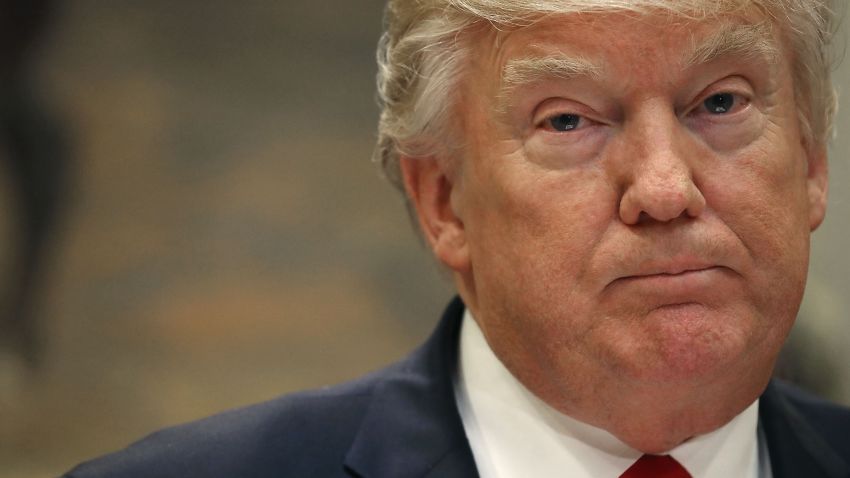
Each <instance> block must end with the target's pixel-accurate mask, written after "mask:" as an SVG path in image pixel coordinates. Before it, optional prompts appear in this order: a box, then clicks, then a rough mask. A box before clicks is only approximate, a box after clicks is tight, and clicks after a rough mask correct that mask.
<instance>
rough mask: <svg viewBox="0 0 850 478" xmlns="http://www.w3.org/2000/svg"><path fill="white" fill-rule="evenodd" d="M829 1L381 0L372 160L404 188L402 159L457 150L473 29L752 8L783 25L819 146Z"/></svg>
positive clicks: (827, 96) (830, 96)
mask: <svg viewBox="0 0 850 478" xmlns="http://www.w3.org/2000/svg"><path fill="white" fill-rule="evenodd" d="M832 7H833V6H832V0H388V4H387V7H386V12H385V20H384V22H385V32H384V34H383V36H382V37H381V40H380V43H379V45H378V101H379V105H380V108H381V116H380V121H379V125H378V141H377V146H376V150H375V160H376V161H377V162H379V163H380V164H381V167H382V168H383V171H384V175H385V176H386V177H387V178H388V179H389V180H390V181H391V182H392V183H393V184H394V185H395V186H396V187H398V188H399V189H403V185H402V180H401V177H400V171H399V157H400V156H401V155H406V156H411V157H427V156H432V155H441V154H442V155H446V154H448V153H449V152H450V151H451V150H453V149H454V148H456V147H457V146H458V145H457V144H455V143H454V141H457V140H458V139H459V138H457V137H456V134H453V133H454V132H453V131H452V130H451V128H450V121H449V119H450V118H449V115H450V111H451V109H452V107H453V102H454V101H455V98H454V97H453V92H455V91H456V90H457V88H456V86H457V84H458V81H459V77H460V75H461V74H462V67H463V65H464V63H465V61H466V55H468V54H469V50H470V46H469V45H468V44H467V43H466V42H464V41H463V34H464V33H465V32H468V31H470V29H472V28H473V27H476V26H478V25H486V24H488V23H489V24H490V25H492V26H493V27H494V28H504V29H510V28H517V27H522V26H524V25H529V24H531V23H533V22H534V21H535V20H537V19H540V18H542V17H544V16H547V15H552V14H570V13H578V12H611V11H621V12H635V13H645V12H649V11H651V10H655V11H658V10H660V11H666V12H669V13H670V14H673V15H678V16H682V17H685V18H689V19H697V20H699V19H707V18H711V17H714V16H717V15H721V14H726V13H734V12H736V11H743V10H746V9H750V8H758V9H760V10H761V11H763V12H765V13H766V15H767V16H768V18H770V19H772V20H773V22H774V23H775V24H776V25H777V26H778V27H779V28H780V29H781V32H782V34H783V35H784V38H785V39H786V41H787V43H788V45H789V47H790V48H791V52H792V55H793V62H794V64H793V65H792V74H793V76H794V88H795V95H796V99H797V105H798V110H799V121H800V126H801V130H802V132H803V136H804V138H805V139H806V141H807V142H808V143H809V144H810V145H824V144H825V143H826V141H827V140H828V138H829V136H830V132H831V129H832V120H833V116H834V113H835V105H836V96H835V91H834V88H833V86H832V81H831V70H832V61H831V57H830V52H829V47H830V43H831V39H832V37H833V34H834V28H835V26H836V17H837V15H836V12H835V11H834V10H833V8H832Z"/></svg>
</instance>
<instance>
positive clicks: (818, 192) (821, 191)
mask: <svg viewBox="0 0 850 478" xmlns="http://www.w3.org/2000/svg"><path fill="white" fill-rule="evenodd" d="M808 157H809V171H808V177H807V179H806V185H807V188H808V193H809V227H810V228H811V230H812V231H814V230H815V229H817V228H818V226H820V224H821V222H823V218H824V216H825V215H826V202H827V192H828V189H829V174H828V170H829V167H828V164H827V154H826V146H817V147H815V148H811V149H809V151H808Z"/></svg>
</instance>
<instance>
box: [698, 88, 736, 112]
mask: <svg viewBox="0 0 850 478" xmlns="http://www.w3.org/2000/svg"><path fill="white" fill-rule="evenodd" d="M702 104H703V105H704V106H705V109H706V111H708V112H709V113H711V114H715V115H722V114H726V113H728V112H730V111H732V108H734V107H735V95H733V94H732V93H719V94H716V95H711V96H709V97H708V99H706V100H705V101H704V102H703V103H702Z"/></svg>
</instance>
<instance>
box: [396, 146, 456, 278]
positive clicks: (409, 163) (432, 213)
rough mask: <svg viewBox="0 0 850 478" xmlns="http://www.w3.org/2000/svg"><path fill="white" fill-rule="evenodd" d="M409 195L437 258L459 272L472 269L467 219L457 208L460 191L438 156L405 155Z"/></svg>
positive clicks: (405, 179)
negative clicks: (456, 196) (466, 226)
mask: <svg viewBox="0 0 850 478" xmlns="http://www.w3.org/2000/svg"><path fill="white" fill-rule="evenodd" d="M400 165H401V173H402V177H403V178H404V187H405V189H406V190H407V195H408V197H409V198H410V201H411V202H412V203H413V206H414V208H415V210H416V215H417V218H418V220H419V227H420V229H421V231H422V235H423V237H424V238H425V240H426V241H427V242H428V245H429V246H431V250H432V251H433V252H434V255H435V256H437V259H439V260H440V262H442V263H443V264H445V265H447V266H449V267H450V268H452V269H453V270H455V271H457V272H463V271H465V270H467V269H468V268H469V249H468V247H467V242H466V231H465V230H464V225H463V221H462V220H461V218H460V217H459V216H458V214H457V212H456V211H455V208H454V207H453V202H452V195H453V194H454V195H456V194H458V190H457V189H456V188H455V185H454V184H453V183H452V181H451V180H450V179H449V175H448V174H447V171H446V165H445V164H444V162H443V161H440V160H438V159H437V158H433V157H427V158H410V157H405V156H403V157H402V158H401V164H400Z"/></svg>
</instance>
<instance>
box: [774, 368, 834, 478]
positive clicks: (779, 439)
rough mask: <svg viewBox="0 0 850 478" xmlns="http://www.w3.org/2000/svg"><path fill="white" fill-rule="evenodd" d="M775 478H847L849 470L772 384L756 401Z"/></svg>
mask: <svg viewBox="0 0 850 478" xmlns="http://www.w3.org/2000/svg"><path fill="white" fill-rule="evenodd" d="M759 420H760V425H761V426H762V427H763V429H764V432H765V436H766V437H767V448H768V452H769V453H770V464H771V468H772V470H773V477H774V478H798V477H802V476H805V477H807V478H847V477H850V468H848V465H847V463H846V462H845V461H844V460H843V459H842V458H841V457H839V456H838V455H837V454H836V453H835V452H834V451H833V450H832V448H831V447H830V446H829V445H828V444H827V443H826V442H825V441H824V440H823V439H822V438H821V436H820V435H819V434H818V433H817V431H815V430H814V429H813V428H812V427H811V425H809V423H808V422H807V421H806V419H805V418H804V417H803V416H802V415H801V414H800V412H799V411H798V410H797V409H796V408H795V407H794V406H793V405H792V404H791V403H790V402H789V401H788V399H787V398H786V397H785V396H784V394H783V393H782V391H781V390H780V389H778V388H777V386H776V384H775V383H773V382H771V383H770V384H769V385H768V387H767V389H766V390H765V392H764V394H762V396H761V400H760V401H759Z"/></svg>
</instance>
